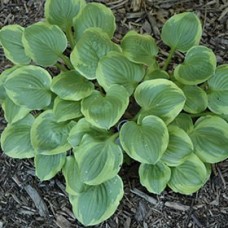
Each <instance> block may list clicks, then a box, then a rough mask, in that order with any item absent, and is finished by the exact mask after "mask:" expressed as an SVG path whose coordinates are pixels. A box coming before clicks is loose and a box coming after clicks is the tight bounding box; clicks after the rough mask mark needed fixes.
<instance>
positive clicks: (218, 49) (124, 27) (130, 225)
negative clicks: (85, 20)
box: [0, 0, 228, 228]
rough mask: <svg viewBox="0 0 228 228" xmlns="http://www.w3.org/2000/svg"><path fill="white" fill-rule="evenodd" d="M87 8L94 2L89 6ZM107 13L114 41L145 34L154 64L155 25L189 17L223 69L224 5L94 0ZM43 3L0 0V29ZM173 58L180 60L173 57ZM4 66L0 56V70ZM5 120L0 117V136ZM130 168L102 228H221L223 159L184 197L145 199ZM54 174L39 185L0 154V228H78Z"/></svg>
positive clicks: (225, 198)
mask: <svg viewBox="0 0 228 228" xmlns="http://www.w3.org/2000/svg"><path fill="white" fill-rule="evenodd" d="M90 2H95V1H90ZM96 2H102V3H104V4H106V5H107V6H108V7H110V8H111V9H112V10H113V12H114V14H115V16H116V21H117V25H118V29H117V32H116V35H115V41H116V42H117V43H118V42H119V40H120V39H121V37H122V36H123V35H124V34H125V33H126V32H127V31H128V30H130V29H135V30H137V31H139V32H140V33H145V32H146V33H149V34H151V35H152V36H153V37H154V38H155V39H156V40H157V43H158V45H159V46H160V47H162V51H161V55H160V56H159V57H158V58H159V60H161V61H162V60H163V59H164V58H165V57H166V56H167V50H168V49H167V47H165V46H164V45H163V44H162V42H161V41H160V31H161V26H162V25H163V24H164V22H165V21H166V20H167V19H168V18H169V17H170V16H171V15H173V14H174V13H179V12H184V11H195V12H196V13H197V14H198V15H199V16H200V18H201V21H202V23H203V27H204V32H203V39H202V44H204V45H206V46H208V47H210V48H212V49H213V51H214V53H215V54H216V56H217V61H218V64H223V63H228V55H227V52H228V1H227V0H211V1H209V0H208V1H207V0H199V1H196V0H195V1H191V0H182V1H178V0H100V1H96ZM43 3H44V0H39V1H36V0H27V1H25V0H1V2H0V28H1V27H2V26H4V25H7V24H13V23H18V24H20V25H23V26H27V25H29V24H31V23H33V22H35V21H39V20H41V19H42V17H43ZM179 57H180V58H181V55H180V56H179ZM8 66H9V62H8V61H6V60H5V59H4V57H3V55H2V53H1V52H0V72H1V71H2V70H3V69H5V68H6V67H8ZM4 126H5V121H4V118H3V115H2V113H0V131H1V132H2V130H3V128H4ZM137 168H138V166H137V164H133V165H131V166H127V165H125V166H124V168H123V170H122V171H121V173H120V175H121V176H122V177H123V179H124V184H125V195H124V198H123V200H122V201H121V204H120V206H119V208H118V210H117V211H116V213H115V214H114V215H113V216H112V217H111V218H110V219H108V220H107V221H106V222H104V223H103V224H101V225H99V226H96V227H102V228H108V227H113V228H116V227H126V228H134V227H143V228H147V227H148V228H152V227H156V228H185V227H189V228H191V227H200V228H201V227H202V228H204V227H205V228H225V227H228V160H226V161H224V162H221V163H219V164H216V165H214V166H213V172H212V175H211V178H210V180H209V181H208V182H207V184H206V185H205V186H204V187H203V188H202V189H200V190H199V191H198V192H197V193H196V194H193V195H192V196H183V195H180V194H176V193H173V192H172V191H171V190H170V189H168V188H167V189H166V190H165V191H164V192H163V193H162V194H161V195H159V196H157V195H153V194H150V193H148V192H147V191H146V190H145V189H144V188H143V187H142V186H140V184H139V180H138V175H137ZM64 188H65V187H64V180H63V177H62V176H61V175H58V176H57V177H55V178H54V179H52V180H50V181H45V182H40V181H39V180H38V179H37V178H36V177H35V174H34V168H33V162H32V160H14V159H10V158H8V157H6V156H5V155H4V154H3V153H2V152H0V228H2V227H5V228H10V227H21V228H24V227H29V228H36V227H47V228H49V227H50V228H51V227H60V228H68V227H83V226H82V225H80V224H79V223H78V222H77V221H76V220H75V218H74V215H73V214H72V212H71V206H70V204H69V202H68V199H67V195H66V192H65V190H64Z"/></svg>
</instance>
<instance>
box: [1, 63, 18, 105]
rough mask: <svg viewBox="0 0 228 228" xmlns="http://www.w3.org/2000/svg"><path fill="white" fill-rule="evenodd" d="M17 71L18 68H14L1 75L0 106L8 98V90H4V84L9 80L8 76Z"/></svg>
mask: <svg viewBox="0 0 228 228" xmlns="http://www.w3.org/2000/svg"><path fill="white" fill-rule="evenodd" d="M16 69H18V66H13V67H11V68H8V69H6V70H4V71H3V72H2V73H1V74H0V104H2V102H3V101H4V100H5V99H6V98H7V97H8V96H7V94H6V90H5V88H4V83H5V81H6V79H7V78H8V76H9V75H10V74H11V73H12V72H13V71H15V70H16Z"/></svg>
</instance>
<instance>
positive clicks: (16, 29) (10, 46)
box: [0, 25, 31, 65]
mask: <svg viewBox="0 0 228 228" xmlns="http://www.w3.org/2000/svg"><path fill="white" fill-rule="evenodd" d="M23 32H24V28H23V27H21V26H20V25H7V26H4V27H3V28H2V29H1V30H0V44H1V46H2V47H3V50H4V53H5V56H6V57H7V59H9V60H10V61H12V62H13V63H14V64H19V65H26V64H29V63H30V61H31V59H30V58H29V57H28V56H27V55H26V54H25V50H24V46H23V44H22V35H23Z"/></svg>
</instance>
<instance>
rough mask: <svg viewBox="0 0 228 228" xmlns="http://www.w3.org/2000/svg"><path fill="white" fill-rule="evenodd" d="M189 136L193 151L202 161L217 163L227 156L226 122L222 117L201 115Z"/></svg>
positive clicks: (227, 134)
mask: <svg viewBox="0 0 228 228" xmlns="http://www.w3.org/2000/svg"><path fill="white" fill-rule="evenodd" d="M190 137H191V139H192V142H193V145H194V148H195V153H196V154H197V156H198V157H199V158H200V159H201V160H202V161H204V162H207V163H217V162H220V161H223V160H225V159H227V158H228V123H227V122H226V121H225V120H223V119H222V118H220V117H217V116H206V117H201V118H200V119H198V120H197V121H196V123H195V127H194V130H193V131H192V132H191V133H190Z"/></svg>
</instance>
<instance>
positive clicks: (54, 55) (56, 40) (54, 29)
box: [22, 22, 67, 67]
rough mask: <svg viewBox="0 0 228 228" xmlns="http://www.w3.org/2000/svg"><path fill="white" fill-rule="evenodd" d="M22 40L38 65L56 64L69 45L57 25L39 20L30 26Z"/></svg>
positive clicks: (26, 50)
mask: <svg viewBox="0 0 228 228" xmlns="http://www.w3.org/2000/svg"><path fill="white" fill-rule="evenodd" d="M22 42H23V45H24V47H25V52H26V54H27V55H28V56H29V57H30V58H31V59H32V60H33V61H34V62H36V63H37V64H38V65H41V66H44V67H46V66H51V65H54V64H55V63H56V62H57V61H58V59H59V57H60V56H61V55H62V53H63V51H64V50H65V49H66V47H67V38H66V36H65V34H64V33H63V31H62V30H61V29H60V28H59V27H58V26H56V25H50V24H48V23H45V22H38V23H35V24H33V25H30V26H28V27H27V28H26V29H25V31H24V34H23V37H22Z"/></svg>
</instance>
